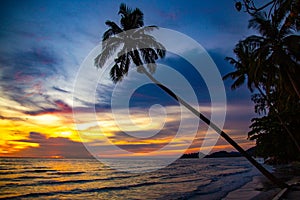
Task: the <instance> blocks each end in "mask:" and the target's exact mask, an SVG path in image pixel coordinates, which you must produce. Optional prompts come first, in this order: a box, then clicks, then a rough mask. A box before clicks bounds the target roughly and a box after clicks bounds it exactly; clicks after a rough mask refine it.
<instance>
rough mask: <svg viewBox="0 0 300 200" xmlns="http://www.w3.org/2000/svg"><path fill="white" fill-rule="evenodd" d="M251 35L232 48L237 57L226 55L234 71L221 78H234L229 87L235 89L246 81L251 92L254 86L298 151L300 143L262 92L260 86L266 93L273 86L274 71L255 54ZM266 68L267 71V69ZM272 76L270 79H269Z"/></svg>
mask: <svg viewBox="0 0 300 200" xmlns="http://www.w3.org/2000/svg"><path fill="white" fill-rule="evenodd" d="M252 39H253V36H252V37H250V38H248V39H246V40H242V41H240V42H239V43H238V44H237V45H236V47H235V48H234V50H233V51H234V53H235V54H236V56H237V59H238V60H236V59H234V58H231V57H226V60H227V61H229V63H230V64H232V65H233V66H234V67H235V69H236V70H235V71H233V72H230V73H228V74H226V75H225V76H224V77H223V80H225V79H228V78H231V79H233V80H235V81H234V82H233V84H232V85H231V89H233V90H235V89H237V88H238V87H240V86H241V85H243V84H244V83H245V82H246V81H247V87H248V89H249V90H250V91H251V92H253V91H254V88H256V89H257V90H258V91H259V93H260V95H261V96H262V97H263V98H264V99H265V101H266V102H267V104H268V107H269V108H270V109H272V110H273V111H274V113H275V116H276V118H277V119H278V120H279V122H280V124H281V125H282V126H283V128H284V129H285V130H286V132H287V133H288V136H289V137H290V138H291V140H292V141H293V142H294V144H295V146H296V147H297V149H298V150H299V152H300V145H299V143H298V142H297V140H296V138H295V137H294V135H293V134H292V133H291V131H290V130H289V129H288V127H287V126H286V125H285V123H284V122H283V120H282V119H281V117H280V115H279V111H278V109H277V108H276V106H275V105H274V104H273V103H272V102H271V100H270V99H269V97H268V95H267V94H265V93H264V92H263V89H262V88H265V89H266V90H267V93H270V90H271V88H272V87H273V86H274V84H273V82H274V81H276V80H274V74H272V73H274V72H272V68H271V67H269V65H268V63H267V62H264V61H265V60H260V59H258V58H257V55H256V48H257V47H259V44H257V43H254V42H253V40H252ZM267 70H268V71H267ZM272 75H273V76H272ZM271 78H272V80H270V79H271Z"/></svg>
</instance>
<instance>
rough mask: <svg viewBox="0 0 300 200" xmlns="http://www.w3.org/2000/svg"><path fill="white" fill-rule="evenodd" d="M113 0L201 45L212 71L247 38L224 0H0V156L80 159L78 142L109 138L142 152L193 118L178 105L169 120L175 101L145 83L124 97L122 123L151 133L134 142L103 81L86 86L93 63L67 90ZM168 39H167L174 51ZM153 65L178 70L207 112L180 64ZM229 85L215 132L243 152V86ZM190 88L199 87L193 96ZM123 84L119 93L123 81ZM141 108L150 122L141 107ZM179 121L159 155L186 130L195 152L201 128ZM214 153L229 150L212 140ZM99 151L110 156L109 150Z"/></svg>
mask: <svg viewBox="0 0 300 200" xmlns="http://www.w3.org/2000/svg"><path fill="white" fill-rule="evenodd" d="M122 2H124V3H126V4H127V5H128V6H129V7H138V8H140V9H141V10H142V11H143V12H144V20H145V24H146V25H157V26H159V27H163V28H168V29H172V30H175V31H178V32H181V33H183V34H185V35H187V36H189V37H191V38H193V39H194V40H195V41H197V42H198V43H199V44H201V45H202V46H203V47H204V48H205V49H206V51H207V52H208V53H209V55H210V56H211V57H212V59H213V60H214V62H215V63H216V65H217V67H218V69H219V71H220V74H221V75H222V76H223V75H225V74H226V73H228V72H230V71H232V70H233V68H232V66H230V65H229V64H228V63H227V62H226V61H225V60H224V58H225V57H226V56H233V53H232V49H233V48H234V46H235V44H236V43H237V42H238V40H240V39H243V38H244V37H246V36H248V35H249V34H251V31H250V30H248V29H247V24H248V23H247V22H248V16H247V15H246V14H245V13H238V12H237V11H236V10H235V8H234V1H224V0H223V1H221V0H220V1H198V0H193V1H189V3H187V2H186V1H158V0H157V1H153V0H149V1H100V0H97V1H96V0H88V1H56V0H53V1H39V0H26V1H17V0H16V1H14V0H6V1H2V2H1V7H0V20H1V23H0V44H1V45H0V94H1V95H0V98H1V100H0V130H1V132H0V134H1V140H0V156H16V157H89V156H90V155H89V153H88V151H87V150H86V148H85V147H84V145H83V144H82V142H85V143H86V144H89V145H91V146H93V145H98V146H99V145H100V146H102V147H103V148H104V149H109V148H108V146H110V145H112V144H113V145H117V146H119V147H121V148H123V149H126V150H127V151H129V152H136V153H140V154H143V153H147V152H151V151H153V150H156V149H160V148H162V147H164V146H165V145H167V144H168V143H169V142H170V141H171V140H172V138H173V137H174V135H176V130H177V129H178V126H179V124H180V120H186V121H188V122H189V123H193V122H194V121H193V120H194V119H193V118H194V116H192V115H191V114H190V113H188V111H183V112H182V113H181V117H178V113H180V107H179V106H178V104H177V103H176V102H174V101H173V100H172V99H171V98H170V97H168V96H167V95H166V94H164V93H163V92H162V91H161V90H159V89H158V88H156V87H155V86H154V85H151V84H148V85H146V86H144V87H140V88H138V89H137V90H136V91H135V93H134V95H133V97H132V99H131V102H130V103H131V105H130V114H131V115H130V118H131V122H133V123H134V124H135V125H136V126H132V124H129V125H127V128H126V129H127V131H129V132H131V133H135V134H139V133H149V135H151V134H152V132H153V131H154V132H155V131H159V130H160V132H159V135H158V136H153V137H148V138H144V139H142V140H135V139H132V138H128V137H126V135H124V133H123V132H122V130H121V129H120V127H118V124H116V122H115V120H114V118H113V117H114V116H113V115H112V113H111V108H110V106H109V105H110V100H111V98H110V95H111V94H112V90H113V89H114V85H113V83H112V82H111V81H109V80H106V79H105V80H101V85H100V86H99V87H97V89H96V91H93V90H92V89H91V88H92V86H93V85H94V84H95V83H97V81H99V80H97V76H98V74H100V73H101V70H97V69H96V68H95V67H93V66H92V67H91V69H90V71H87V72H86V73H84V75H82V76H84V78H85V80H86V81H85V82H83V83H82V87H80V88H79V89H78V88H77V91H76V92H77V95H74V82H75V79H76V76H77V72H78V70H79V68H80V65H81V64H82V62H83V61H84V59H85V57H86V56H87V55H88V54H89V52H90V51H91V50H92V49H93V48H94V47H95V46H96V45H98V44H99V43H100V41H101V38H102V34H103V32H104V31H105V30H106V29H107V27H106V26H105V23H104V22H105V21H106V20H112V21H115V22H119V19H120V18H119V16H118V14H117V13H118V9H119V5H120V3H122ZM176 45H177V44H176V43H174V47H177V46H176ZM177 48H178V47H177ZM160 62H161V63H162V64H165V65H168V66H171V67H173V68H174V69H178V71H179V72H181V73H184V74H185V77H186V79H188V80H189V81H190V82H191V84H192V85H193V88H194V89H195V90H196V93H197V97H198V104H199V106H200V110H202V111H203V112H204V113H205V114H207V116H210V98H209V95H208V93H207V89H206V86H205V84H204V83H203V80H201V77H200V78H199V79H198V78H197V77H195V75H194V74H193V73H191V72H189V71H184V70H183V69H182V66H184V67H186V68H188V65H189V64H188V63H186V61H184V60H182V59H176V58H174V57H173V56H172V55H171V54H167V57H166V58H165V59H164V60H162V61H160ZM134 73H136V72H135V71H131V72H130V75H129V76H128V77H127V79H128V80H131V79H132V76H131V74H134ZM154 76H158V74H157V75H156V74H154ZM231 83H232V82H231V81H230V80H228V81H225V88H226V95H227V116H226V121H225V126H224V130H226V131H227V133H228V134H229V135H230V136H231V137H232V138H233V139H235V141H237V142H238V143H239V144H241V146H242V147H244V148H246V149H247V148H249V147H251V146H253V144H254V143H253V142H251V141H248V140H247V132H248V130H249V128H248V127H249V125H250V120H251V118H252V117H254V116H255V115H254V109H253V104H252V103H251V100H250V97H251V94H250V93H249V91H247V89H246V87H241V88H240V89H238V90H236V91H231V89H230V84H231ZM120 87H121V86H120ZM197 88H198V90H199V91H204V92H203V93H201V95H200V92H199V91H198V90H197ZM123 89H124V90H126V88H125V86H123ZM154 104H161V106H163V107H164V108H165V110H166V111H167V113H168V115H167V117H165V118H161V116H162V115H161V114H162V113H161V111H162V109H161V107H160V106H158V105H157V106H154V107H151V105H154ZM150 107H151V108H152V110H151V113H150V115H151V116H152V117H154V118H153V119H152V121H151V118H149V113H148V111H149V108H150ZM216 109H223V108H216ZM74 111H75V112H76V116H77V118H76V119H74V113H73V112H74ZM116 112H117V115H118V118H119V119H120V120H121V121H124V123H125V125H124V126H126V123H127V122H128V121H126V120H128V116H127V115H126V113H125V111H124V110H122V108H120V109H119V110H117V111H116ZM78 116H79V117H78ZM186 126H187V127H185V130H186V137H185V138H178V139H177V140H176V141H175V143H174V145H175V146H174V147H173V146H172V147H171V148H170V149H168V150H165V151H164V152H161V153H162V154H165V155H169V154H172V153H174V152H176V151H181V150H184V149H183V147H184V144H185V143H186V141H193V140H194V135H193V134H196V137H195V138H196V139H195V140H194V142H193V144H192V146H191V147H190V149H189V151H188V152H196V151H199V148H200V146H201V144H202V139H203V137H204V136H205V134H206V131H207V127H206V126H205V125H204V124H202V123H200V124H199V129H198V130H197V131H196V132H197V133H196V132H195V131H193V130H190V129H189V127H190V126H189V124H188V123H187V125H186ZM189 131H190V132H191V133H189ZM208 134H210V133H208ZM85 135H89V137H87V138H86V137H84V136H85ZM144 136H145V135H144ZM107 138H108V139H109V141H110V142H111V143H109V142H108V140H107ZM219 150H227V151H232V150H233V149H232V148H231V147H230V145H228V144H227V143H226V142H225V141H224V140H223V139H221V138H220V139H219V141H218V143H217V145H216V146H215V147H214V149H213V151H219ZM104 154H105V155H104V156H107V155H114V153H113V152H106V153H104Z"/></svg>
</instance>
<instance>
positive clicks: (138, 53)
mask: <svg viewBox="0 0 300 200" xmlns="http://www.w3.org/2000/svg"><path fill="white" fill-rule="evenodd" d="M119 14H121V20H120V24H121V27H119V26H118V25H117V24H116V23H114V22H111V21H106V25H107V26H108V27H109V29H108V30H107V31H106V32H105V33H104V34H103V38H102V40H103V43H102V52H101V53H100V54H99V55H98V56H97V57H96V58H95V66H96V67H99V68H101V67H103V66H104V64H105V62H106V61H107V59H108V58H109V57H110V56H111V55H112V54H113V53H114V52H115V51H116V50H118V49H120V48H121V50H120V51H119V52H118V57H117V58H116V59H115V65H114V66H113V67H112V68H111V71H110V76H111V79H112V81H113V82H114V83H116V82H119V81H121V80H122V79H123V78H124V76H126V75H127V73H128V69H129V66H130V65H131V63H132V62H133V64H134V65H135V66H136V67H137V71H138V72H140V73H144V74H145V75H146V76H147V77H148V78H149V79H150V80H152V81H153V82H154V83H155V84H156V85H157V86H158V87H159V88H161V89H162V90H163V91H165V92H166V93H167V94H169V95H170V96H171V97H173V98H174V99H175V100H176V101H178V102H179V103H180V104H182V105H183V106H185V107H186V108H187V109H189V110H190V111H191V112H192V113H193V114H195V115H196V116H197V117H199V118H200V119H201V120H202V121H204V122H205V123H206V124H207V125H209V126H210V127H211V128H213V129H214V130H215V131H216V132H217V133H219V134H220V135H221V136H222V137H223V138H224V139H225V140H226V141H227V142H229V143H230V144H231V145H232V146H233V147H234V148H236V149H237V150H238V151H239V152H240V153H241V155H243V156H245V157H246V158H247V159H248V160H249V161H250V162H251V163H252V164H253V165H254V166H255V167H256V168H257V169H258V170H260V171H261V172H262V174H264V175H265V176H266V177H267V178H269V179H270V180H271V181H272V182H274V183H276V184H277V185H278V186H280V187H287V185H286V184H285V183H282V182H281V181H280V180H278V179H277V178H276V177H274V176H273V175H272V174H271V173H270V172H268V171H267V170H266V169H265V168H264V167H262V166H261V165H260V164H259V163H257V162H256V160H254V159H253V158H252V157H251V156H250V155H249V154H248V153H247V152H246V151H245V150H243V149H242V148H241V147H240V146H239V145H238V144H237V143H236V142H235V141H234V140H232V139H231V138H230V137H229V136H228V135H227V134H226V133H225V132H224V131H222V130H221V129H220V128H219V127H218V126H217V125H216V124H214V123H213V122H211V121H210V120H209V119H208V118H207V117H205V116H204V115H203V114H201V113H200V112H199V111H197V110H196V109H194V108H193V107H192V106H190V105H189V104H188V103H187V102H185V101H184V100H183V99H181V98H180V97H178V96H177V95H176V94H175V93H174V92H172V91H171V90H170V89H169V88H167V87H165V86H164V85H163V84H161V83H160V82H159V81H158V80H156V79H155V78H154V77H153V76H152V74H153V73H154V72H155V67H156V65H155V62H156V60H157V59H159V58H163V57H165V53H166V50H165V48H164V47H163V45H162V44H160V43H159V42H157V41H156V40H155V38H154V37H152V36H150V35H148V34H146V33H147V32H149V31H152V30H153V29H156V28H157V27H156V26H144V22H143V13H142V12H141V10H139V9H138V8H136V9H134V10H132V9H130V8H128V7H127V6H126V5H125V4H121V5H120V10H119ZM128 33H129V34H128ZM144 65H146V66H147V69H146V68H145V67H144Z"/></svg>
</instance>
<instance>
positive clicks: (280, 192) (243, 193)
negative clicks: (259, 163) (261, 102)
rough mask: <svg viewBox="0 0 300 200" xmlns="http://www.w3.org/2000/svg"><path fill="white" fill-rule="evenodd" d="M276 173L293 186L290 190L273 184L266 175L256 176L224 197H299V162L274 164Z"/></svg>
mask: <svg viewBox="0 0 300 200" xmlns="http://www.w3.org/2000/svg"><path fill="white" fill-rule="evenodd" d="M274 175H275V176H276V177H278V178H280V179H281V180H283V181H284V182H286V183H287V184H288V185H292V187H291V188H290V189H288V190H286V189H285V188H284V189H282V188H279V187H277V186H276V185H274V184H272V183H271V182H270V181H269V180H267V179H266V178H265V177H264V176H262V175H258V176H254V177H253V178H252V180H251V181H250V182H248V183H246V184H245V185H244V186H242V187H240V188H238V189H236V190H234V191H232V192H230V193H228V195H226V197H224V199H227V200H238V199H253V200H254V199H255V200H267V199H274V200H275V199H276V200H278V199H282V198H285V199H298V198H300V186H299V183H300V168H299V164H298V163H292V164H286V165H279V166H274Z"/></svg>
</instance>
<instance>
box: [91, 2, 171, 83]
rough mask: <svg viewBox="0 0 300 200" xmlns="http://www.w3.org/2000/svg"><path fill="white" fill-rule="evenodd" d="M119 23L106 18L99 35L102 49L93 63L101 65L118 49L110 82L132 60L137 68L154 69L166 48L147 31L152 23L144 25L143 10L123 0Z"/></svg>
mask: <svg viewBox="0 0 300 200" xmlns="http://www.w3.org/2000/svg"><path fill="white" fill-rule="evenodd" d="M118 14H119V15H121V20H120V26H118V25H117V24H116V23H115V22H112V21H109V20H108V21H106V22H105V24H106V25H107V26H108V27H109V29H108V30H107V31H105V32H104V34H103V37H102V52H101V53H100V54H99V55H98V56H97V57H96V58H95V66H96V67H98V68H102V67H103V66H104V65H105V63H106V61H107V60H108V59H109V58H110V57H111V56H112V55H113V54H114V53H116V52H117V51H118V54H117V57H116V58H115V60H114V65H113V67H112V68H111V70H110V77H111V79H112V81H113V82H114V83H117V82H120V81H121V80H122V79H123V78H124V76H126V75H127V74H128V71H129V67H130V65H131V64H132V63H133V64H134V65H135V66H136V67H137V71H138V72H143V71H144V70H146V69H145V68H144V65H145V66H147V69H148V71H149V72H150V73H151V74H152V73H154V72H155V70H156V64H155V62H156V60H158V59H159V58H164V57H165V55H166V50H165V48H164V46H163V45H162V44H161V43H159V42H157V41H156V40H155V38H154V37H153V36H151V35H149V34H147V33H148V32H151V31H153V30H155V29H158V27H156V26H144V14H143V12H142V11H141V10H140V9H138V8H135V9H133V10H132V9H130V8H128V7H127V6H126V5H125V4H121V5H120V9H119V12H118Z"/></svg>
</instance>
